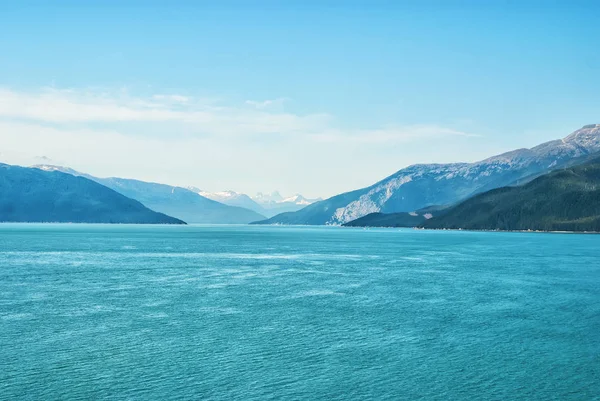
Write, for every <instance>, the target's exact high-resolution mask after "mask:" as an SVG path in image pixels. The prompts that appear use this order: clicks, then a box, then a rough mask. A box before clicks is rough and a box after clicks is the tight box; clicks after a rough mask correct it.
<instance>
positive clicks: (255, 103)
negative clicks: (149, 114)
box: [246, 97, 289, 109]
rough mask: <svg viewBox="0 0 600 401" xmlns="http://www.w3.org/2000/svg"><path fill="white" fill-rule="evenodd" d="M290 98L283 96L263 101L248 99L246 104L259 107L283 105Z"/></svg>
mask: <svg viewBox="0 0 600 401" xmlns="http://www.w3.org/2000/svg"><path fill="white" fill-rule="evenodd" d="M288 100H289V99H288V98H285V97H281V98H278V99H273V100H262V101H257V100H246V104H247V105H250V106H252V107H255V108H257V109H266V108H270V107H274V106H282V105H283V104H284V103H285V102H287V101H288Z"/></svg>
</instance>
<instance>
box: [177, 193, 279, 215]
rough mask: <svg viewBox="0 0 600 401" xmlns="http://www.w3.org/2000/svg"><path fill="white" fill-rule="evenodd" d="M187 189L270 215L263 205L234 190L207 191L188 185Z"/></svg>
mask: <svg viewBox="0 0 600 401" xmlns="http://www.w3.org/2000/svg"><path fill="white" fill-rule="evenodd" d="M187 189H189V190H190V191H192V192H195V193H197V194H198V195H200V196H203V197H205V198H208V199H211V200H214V201H215V202H219V203H223V204H224V205H229V206H237V207H243V208H245V209H248V210H252V211H254V212H256V213H259V214H261V215H264V216H267V215H268V213H267V212H266V210H265V209H264V208H263V207H262V206H261V205H259V204H258V203H256V202H255V201H253V200H252V199H251V198H250V197H249V196H248V195H246V194H241V193H237V192H234V191H221V192H207V191H202V190H201V189H199V188H196V187H188V188H187Z"/></svg>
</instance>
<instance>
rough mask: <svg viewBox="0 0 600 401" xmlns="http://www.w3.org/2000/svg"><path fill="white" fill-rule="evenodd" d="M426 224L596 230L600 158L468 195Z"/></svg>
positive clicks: (598, 228) (598, 224)
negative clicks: (527, 180) (512, 184)
mask: <svg viewBox="0 0 600 401" xmlns="http://www.w3.org/2000/svg"><path fill="white" fill-rule="evenodd" d="M423 226H424V227H425V228H463V229H476V230H548V231H562V230H565V231H600V158H596V159H595V160H594V161H592V162H588V163H585V164H583V165H580V166H576V167H571V168H567V169H563V170H557V171H553V172H551V173H548V174H546V175H543V176H541V177H538V178H536V179H534V180H533V181H531V182H529V183H527V184H525V185H522V186H517V187H504V188H498V189H494V190H491V191H488V192H485V193H482V194H479V195H476V196H475V197H473V198H471V199H468V200H466V201H464V202H462V203H460V204H458V205H456V206H454V207H452V208H450V209H448V210H447V211H446V212H445V213H443V214H442V215H441V216H438V217H434V218H432V219H431V220H428V221H426V222H424V224H423Z"/></svg>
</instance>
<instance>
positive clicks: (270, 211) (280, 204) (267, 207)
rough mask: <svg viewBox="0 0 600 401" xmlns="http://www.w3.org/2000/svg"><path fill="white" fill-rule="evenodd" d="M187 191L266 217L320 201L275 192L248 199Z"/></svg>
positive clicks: (236, 194) (194, 189)
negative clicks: (285, 195) (284, 195)
mask: <svg viewBox="0 0 600 401" xmlns="http://www.w3.org/2000/svg"><path fill="white" fill-rule="evenodd" d="M187 189H189V190H190V191H192V192H195V193H197V194H199V195H201V196H204V197H205V198H208V199H212V200H214V201H217V202H221V203H224V204H226V205H230V206H239V207H243V208H246V209H250V210H253V211H255V212H257V213H260V214H263V215H265V216H267V217H273V216H275V215H276V214H279V213H283V212H295V211H297V210H300V209H302V208H303V207H305V206H308V205H310V204H312V203H315V202H318V201H320V200H321V199H320V198H319V199H308V198H305V197H304V196H302V195H300V194H296V195H293V196H288V197H283V196H281V194H280V193H279V192H277V191H274V192H271V193H270V194H264V193H262V192H259V193H257V194H256V195H255V196H252V197H250V196H248V195H246V194H243V193H239V192H235V191H221V192H208V191H203V190H201V189H199V188H197V187H187Z"/></svg>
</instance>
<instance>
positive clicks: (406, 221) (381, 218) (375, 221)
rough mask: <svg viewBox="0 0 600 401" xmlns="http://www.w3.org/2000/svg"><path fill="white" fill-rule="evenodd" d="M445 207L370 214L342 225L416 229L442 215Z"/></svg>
mask: <svg viewBox="0 0 600 401" xmlns="http://www.w3.org/2000/svg"><path fill="white" fill-rule="evenodd" d="M445 210H446V207H445V206H431V207H426V208H424V209H420V210H417V211H415V212H408V213H406V212H400V213H370V214H368V215H366V216H363V217H359V218H358V219H356V220H352V221H349V222H347V223H344V224H343V226H344V227H417V226H420V225H422V224H424V223H425V222H426V221H427V220H429V219H431V218H432V217H433V216H434V215H435V216H437V215H438V214H441V213H444V212H445Z"/></svg>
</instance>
